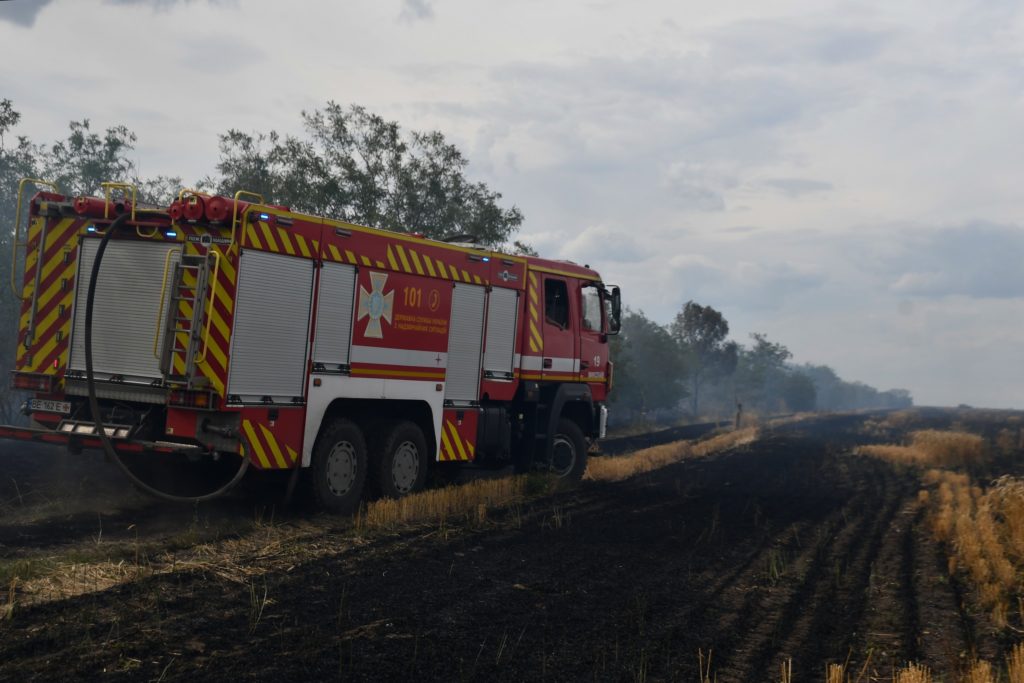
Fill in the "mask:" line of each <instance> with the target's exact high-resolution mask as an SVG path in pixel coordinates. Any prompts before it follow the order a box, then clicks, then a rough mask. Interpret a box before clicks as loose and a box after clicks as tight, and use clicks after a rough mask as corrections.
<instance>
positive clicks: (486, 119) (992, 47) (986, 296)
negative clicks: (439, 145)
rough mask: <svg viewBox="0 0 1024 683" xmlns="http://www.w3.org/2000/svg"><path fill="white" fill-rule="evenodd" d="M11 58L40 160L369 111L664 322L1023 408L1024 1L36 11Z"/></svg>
mask: <svg viewBox="0 0 1024 683" xmlns="http://www.w3.org/2000/svg"><path fill="white" fill-rule="evenodd" d="M0 41H2V42H3V44H4V45H5V47H6V50H7V52H8V54H11V55H22V56H23V57H21V58H20V63H19V64H18V66H19V68H13V65H14V64H15V62H13V61H12V60H7V62H6V64H7V67H6V68H4V69H3V70H0V96H2V97H9V98H11V99H13V100H14V102H15V105H16V107H17V108H18V109H19V110H20V111H21V112H22V113H23V115H24V123H23V125H22V126H21V127H20V130H19V132H21V133H23V134H27V135H29V136H31V137H32V138H34V139H36V140H39V141H43V140H53V139H55V138H57V137H59V136H61V135H63V134H64V132H65V130H66V125H67V121H68V120H69V119H71V118H82V117H88V118H90V119H91V120H92V121H93V123H94V125H96V126H98V127H103V126H106V125H112V124H115V123H123V124H125V125H127V126H129V127H130V128H131V129H133V130H134V131H135V132H136V133H137V134H138V135H139V145H138V148H137V151H136V160H137V162H138V164H139V167H140V169H141V171H142V173H143V175H155V174H158V173H163V174H170V175H181V176H183V177H185V178H186V179H196V178H199V177H201V176H203V175H205V174H207V173H209V172H210V171H211V170H212V168H213V166H214V164H215V163H216V160H217V135H218V134H219V133H221V132H223V131H225V130H226V129H227V128H229V127H236V128H240V129H243V130H268V129H271V128H274V129H277V130H279V131H282V132H298V131H299V127H300V121H299V112H300V111H301V110H302V109H311V108H315V107H318V106H321V105H322V104H323V103H324V102H326V101H327V100H331V99H333V100H335V101H338V102H340V103H343V104H348V103H358V104H362V105H364V106H366V107H368V108H370V109H371V110H373V111H376V112H378V113H380V114H382V115H384V116H386V117H389V118H392V119H395V120H398V121H399V122H400V123H401V124H402V125H403V126H405V127H407V128H413V129H435V128H436V129H439V130H441V131H443V132H444V133H445V135H447V136H448V137H449V138H450V139H451V140H452V141H454V142H455V143H456V144H458V145H459V146H460V148H462V149H463V150H464V151H465V152H466V153H467V155H468V156H469V158H470V160H471V166H470V174H471V175H472V176H474V177H476V178H479V179H481V180H484V181H486V182H487V183H489V184H490V185H491V186H492V187H493V188H494V189H496V190H499V191H501V192H502V193H504V195H505V197H506V199H507V201H508V202H509V203H515V204H516V205H518V206H519V207H520V208H521V209H522V210H523V212H524V213H525V216H526V222H525V224H524V227H523V231H522V235H521V237H522V238H523V239H525V240H526V241H528V242H531V243H533V244H534V245H535V246H536V247H537V248H538V249H539V250H540V251H541V252H542V253H543V254H544V255H546V256H552V257H557V258H568V259H572V260H575V261H580V262H586V263H589V264H590V265H591V266H593V267H595V268H597V269H598V270H600V271H601V272H602V274H603V275H604V277H605V279H606V280H607V281H610V282H617V283H618V284H621V285H622V286H623V288H624V291H625V294H626V299H627V301H628V302H629V303H630V305H632V306H634V307H636V308H642V309H643V310H644V311H645V312H646V313H647V314H648V315H650V316H651V317H653V318H655V319H657V320H659V321H662V322H668V321H669V320H670V318H671V317H672V315H673V314H674V313H675V312H676V311H677V310H678V309H679V308H680V307H681V306H682V304H683V303H684V302H685V301H686V300H687V299H691V298H692V299H695V300H697V301H699V302H701V303H704V304H710V305H712V306H715V307H716V308H719V309H720V310H722V311H723V313H724V314H725V315H726V317H727V318H728V319H729V321H730V323H731V325H732V328H733V331H734V336H735V337H736V338H737V339H739V340H740V341H745V340H746V338H747V335H748V334H749V333H750V332H753V331H759V332H766V333H767V334H768V335H769V337H770V338H771V339H773V340H777V341H780V342H782V343H784V344H786V345H787V346H789V348H790V349H791V350H792V351H793V352H794V354H795V356H796V360H798V361H808V362H814V363H827V364H829V365H831V366H833V367H834V368H836V369H837V370H838V371H839V372H840V374H842V375H843V376H844V377H847V378H849V379H860V380H863V381H865V382H868V383H870V384H872V385H875V386H878V387H880V388H890V387H903V388H907V389H910V390H911V391H912V392H913V393H914V396H915V398H916V400H917V401H918V403H923V404H957V403H961V402H965V403H970V404H974V405H982V406H992V407H1024V400H1022V388H1024V364H1022V363H1021V362H1020V356H1021V350H1022V348H1024V326H1022V325H1021V322H1020V321H1021V320H1022V319H1024V276H1022V275H1021V268H1020V264H1021V262H1022V261H1024V258H1022V257H1024V191H1022V187H1024V170H1022V165H1021V159H1022V158H1024V68H1022V67H1024V12H1022V10H1021V9H1019V3H1011V2H1004V1H1002V0H985V1H961V0H947V1H945V2H943V3H941V4H936V3H934V2H924V1H919V2H915V1H909V2H893V1H892V0H890V1H888V2H873V1H871V0H863V1H861V2H848V3H844V2H821V1H813V2H812V1H810V0H789V1H781V2H771V3H765V2H753V1H749V0H747V1H742V2H740V1H738V0H733V1H728V0H725V1H721V2H716V3H714V4H713V6H711V3H705V2H693V1H689V0H672V1H661V0H637V1H635V2H611V1H600V0H592V1H590V2H570V1H567V0H566V1H558V0H545V1H544V2H541V1H539V0H520V1H519V2H516V3H503V2H492V1H491V0H472V1H470V0H405V1H401V0H373V1H370V0H367V1H360V0H347V1H346V2H336V1H330V0H324V1H309V2H293V3H282V2H270V1H266V0H234V1H231V0H221V1H218V2H211V1H206V0H193V1H191V2H189V1H186V0H179V1H175V0H151V1H144V0H48V1H41V2H40V1H37V2H31V1H29V0H13V1H10V2H2V3H0ZM410 227H413V228H414V227H415V226H410Z"/></svg>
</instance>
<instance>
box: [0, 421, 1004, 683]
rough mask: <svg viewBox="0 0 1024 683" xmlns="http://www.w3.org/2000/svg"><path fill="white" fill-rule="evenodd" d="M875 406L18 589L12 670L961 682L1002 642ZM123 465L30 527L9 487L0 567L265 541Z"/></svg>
mask: <svg viewBox="0 0 1024 683" xmlns="http://www.w3.org/2000/svg"><path fill="white" fill-rule="evenodd" d="M865 419H867V418H866V417H865V416H833V417H829V418H820V419H814V420H807V421H803V422H800V423H795V424H792V425H788V426H786V427H779V428H776V429H774V430H772V431H770V432H767V433H765V434H764V435H763V436H762V438H761V439H759V440H758V441H756V442H755V443H753V444H750V445H748V446H744V447H741V448H739V449H735V450H731V451H727V452H724V453H720V454H718V455H715V456H711V457H708V458H704V459H699V460H688V461H684V462H681V463H679V464H676V465H672V466H669V467H665V468H663V469H660V470H657V471H654V472H651V473H648V474H645V475H642V476H639V477H635V478H633V479H630V480H627V481H623V482H617V483H593V482H589V483H584V484H583V485H581V486H579V487H577V488H575V489H573V490H569V491H563V492H560V493H556V494H554V495H551V496H546V497H543V498H539V499H535V500H532V501H531V502H528V503H524V504H523V505H519V506H514V507H513V508H511V509H508V510H505V511H496V512H495V511H492V512H491V514H490V517H491V519H490V520H489V521H488V522H486V523H483V524H481V523H468V522H467V523H458V524H453V523H448V524H444V525H441V526H437V525H434V526H431V527H429V528H418V529H411V530H407V531H404V532H402V533H397V534H384V533H378V534H375V535H370V536H362V535H359V534H357V533H355V532H354V531H353V530H352V528H351V523H349V522H346V521H344V520H331V519H324V518H313V519H312V520H310V519H309V518H308V517H307V518H303V517H301V516H299V515H297V514H295V513H291V516H285V517H283V518H279V519H278V521H277V522H276V523H277V524H279V525H281V526H282V527H284V528H286V529H287V528H290V526H291V525H294V526H295V527H296V528H297V529H298V528H301V529H303V530H304V531H305V532H306V533H308V531H309V527H310V525H311V524H312V525H314V527H315V528H317V529H319V531H318V532H317V533H318V534H319V535H318V537H317V538H318V539H319V541H318V542H320V541H322V543H323V544H325V547H330V548H331V550H330V551H329V552H321V553H318V554H316V555H315V556H314V557H311V558H308V559H303V558H297V560H296V562H295V563H294V564H288V565H287V566H275V567H274V568H273V569H271V570H268V571H267V572H265V573H263V574H262V575H261V576H259V577H258V578H253V579H251V580H245V581H242V580H238V581H236V580H230V579H229V578H227V577H224V576H221V575H219V574H216V573H211V572H206V571H201V570H198V569H195V568H185V569H181V570H173V571H167V572H164V573H160V574H156V575H150V576H145V577H143V578H141V579H139V580H136V581H130V582H126V583H123V584H121V585H117V586H114V587H111V588H106V589H102V590H96V591H90V592H86V593H83V594H81V595H77V596H75V597H70V598H65V599H58V600H51V601H46V602H41V603H37V604H30V605H24V606H18V605H17V598H16V607H15V609H14V611H13V614H12V616H11V617H10V618H9V619H7V620H6V621H0V679H4V680H53V679H63V680H73V679H90V680H92V679H96V678H99V677H100V676H103V677H104V678H105V679H111V680H117V679H122V680H156V679H162V680H186V679H187V680H191V681H198V680H224V679H227V680H276V681H290V680H295V681H309V680H327V679H332V680H333V679H340V680H374V681H380V680H434V679H445V680H481V681H492V680H507V681H519V680H552V681H557V680H602V681H603V680H689V681H693V680H700V671H699V668H698V667H699V666H700V657H701V656H702V657H703V658H704V660H705V666H707V662H706V660H707V658H709V657H710V660H711V662H710V671H711V674H712V678H714V677H717V680H718V681H721V682H723V683H724V682H726V681H765V680H779V671H780V666H781V664H782V663H783V662H784V661H785V660H787V659H790V658H791V659H792V670H793V674H794V680H798V681H800V680H810V681H814V680H819V681H820V680H824V672H825V668H826V665H827V664H828V663H831V662H838V663H842V662H847V663H848V666H849V669H848V670H850V671H853V672H861V671H863V672H864V675H863V678H862V680H891V676H892V670H893V667H894V666H898V665H901V664H904V663H905V662H906V661H908V660H916V661H919V662H921V663H923V664H926V665H927V666H929V667H931V668H932V669H933V670H935V671H940V672H950V673H955V672H957V671H959V670H961V668H962V667H963V665H964V663H965V662H966V661H967V660H968V659H969V658H970V657H971V656H972V655H973V654H975V653H976V654H979V655H982V656H985V657H989V658H991V659H992V660H994V661H998V660H999V658H1000V657H1001V655H1002V653H1003V652H1004V650H1005V648H1006V646H1007V643H1005V642H1003V641H1002V640H1001V639H1000V638H999V637H998V634H997V633H996V631H995V630H994V629H993V627H992V625H991V624H990V623H989V621H988V618H987V616H986V615H985V614H984V613H983V612H982V611H980V610H976V609H973V608H972V607H971V601H970V600H969V599H967V598H966V597H965V591H966V589H965V588H963V587H962V586H960V585H959V584H958V583H957V581H956V579H955V577H954V578H951V577H950V576H949V575H948V572H947V570H946V560H945V554H944V551H943V549H942V548H940V547H938V546H937V545H936V544H935V543H934V541H933V540H932V538H931V536H930V534H929V533H928V530H927V528H926V527H925V524H924V516H923V512H922V510H921V509H919V507H918V504H917V503H916V496H917V492H918V490H919V488H920V485H919V483H918V478H917V476H916V475H915V474H914V473H913V472H911V471H909V470H900V469H897V468H894V467H892V466H891V465H887V464H885V463H883V462H881V461H877V460H873V459H868V458H863V457H859V456H855V455H853V454H852V453H851V449H852V447H853V446H854V445H856V444H857V443H859V442H861V441H863V439H864V438H865V437H864V436H862V434H861V431H860V428H861V426H862V423H863V422H864V420H865ZM18 448H21V447H20V446H19V447H18ZM33 455H34V456H36V458H37V460H36V461H35V462H36V463H37V464H38V463H40V462H44V461H46V460H47V459H48V458H53V457H56V456H52V455H50V454H49V453H42V452H39V453H34V454H33ZM79 457H80V458H82V457H86V456H79ZM28 460H29V458H27V457H26V456H25V454H24V453H20V452H17V451H16V450H14V449H11V448H8V449H7V450H4V451H0V465H3V467H4V468H5V470H6V471H8V472H15V476H16V479H17V478H19V477H20V480H19V485H20V486H21V487H22V488H23V489H24V488H27V489H28V493H26V492H25V491H22V494H21V495H22V496H25V495H29V496H31V495H33V492H37V491H39V490H40V487H43V488H45V482H46V481H48V480H47V478H46V477H37V478H36V479H33V477H34V476H35V475H33V474H32V472H31V471H29V470H31V467H30V466H28V465H25V464H24V463H25V462H26V461H28ZM82 463H83V461H82V460H79V461H78V463H77V464H76V465H74V467H78V468H80V470H81V472H82V473H88V472H92V473H93V475H91V476H95V474H94V473H95V471H96V470H97V469H103V466H102V465H103V464H102V463H101V462H95V461H93V462H89V463H87V464H86V465H83V464H82ZM19 468H20V469H19ZM107 468H108V469H112V468H109V466H107ZM39 469H40V470H42V469H45V468H42V467H41V466H40V468H39ZM65 475H67V472H65ZM113 476H114V477H115V478H114V479H112V480H111V481H106V480H103V481H97V482H93V483H92V484H91V485H90V486H88V487H80V488H79V499H78V500H77V501H76V502H77V503H78V504H79V511H78V512H63V511H62V512H60V513H59V514H53V515H49V516H47V515H41V516H38V517H37V518H32V517H31V516H30V515H28V514H27V513H26V512H25V511H24V510H21V509H20V508H18V507H17V506H16V505H14V504H13V503H11V502H10V501H11V500H12V495H13V494H12V491H8V490H7V489H5V488H2V487H0V494H2V496H3V498H2V499H3V500H4V501H7V502H8V507H7V509H10V510H12V511H13V512H12V514H13V520H14V521H11V522H10V523H5V522H4V521H3V520H0V559H2V560H6V561H9V560H11V559H12V558H16V557H27V556H32V554H33V553H39V552H44V551H45V552H48V553H60V552H63V549H66V548H73V547H78V545H76V544H81V543H89V542H93V541H95V535H96V533H97V520H98V521H99V523H100V525H101V526H102V529H103V534H105V536H104V538H111V537H114V538H128V537H131V536H132V535H133V534H134V536H135V538H139V537H140V536H141V537H142V538H144V539H146V540H147V542H149V543H155V544H157V545H159V544H160V543H171V542H172V539H174V542H180V532H181V530H182V529H183V528H185V527H187V526H188V525H189V524H190V520H192V521H193V522H194V520H195V519H197V518H201V519H203V520H204V524H202V525H200V526H201V527H202V529H203V533H204V534H206V536H207V537H210V538H214V537H215V538H223V537H225V536H232V535H234V536H236V537H239V538H242V537H245V536H246V535H247V534H258V533H260V525H259V524H254V523H252V518H253V514H252V509H253V508H252V504H251V503H249V502H246V501H245V500H244V499H240V498H235V499H230V500H227V501H224V502H220V503H217V504H214V505H207V506H204V507H203V508H202V509H184V510H183V509H182V508H176V507H173V506H167V505H163V504H158V503H154V502H151V501H148V500H146V499H144V498H142V497H141V496H138V495H136V494H133V493H128V494H124V493H120V494H115V493H112V491H114V490H116V481H117V480H116V475H113ZM65 478H66V477H65ZM72 478H73V477H72ZM101 479H102V477H101ZM22 482H24V483H22ZM41 482H42V483H41ZM8 488H10V487H8ZM50 502H51V503H52V500H50ZM26 507H29V508H30V507H31V503H30V504H29V505H27V506H26ZM95 508H102V512H100V513H99V514H98V515H97V512H96V511H95ZM259 514H263V513H259ZM240 519H241V520H244V521H239V520H240ZM316 525H319V526H316ZM193 526H195V525H194V524H193ZM90 539H93V541H90ZM96 542H98V541H96ZM5 592H6V591H5ZM855 677H856V676H855Z"/></svg>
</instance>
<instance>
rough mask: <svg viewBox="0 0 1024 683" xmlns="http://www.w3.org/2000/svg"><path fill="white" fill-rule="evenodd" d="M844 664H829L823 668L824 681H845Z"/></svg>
mask: <svg viewBox="0 0 1024 683" xmlns="http://www.w3.org/2000/svg"><path fill="white" fill-rule="evenodd" d="M847 681H849V677H848V676H847V675H846V665H845V664H829V665H828V666H827V667H826V668H825V683H847Z"/></svg>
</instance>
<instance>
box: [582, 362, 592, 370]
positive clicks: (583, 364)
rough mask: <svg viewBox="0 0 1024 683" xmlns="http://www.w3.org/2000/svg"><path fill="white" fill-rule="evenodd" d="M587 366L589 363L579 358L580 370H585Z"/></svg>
mask: <svg viewBox="0 0 1024 683" xmlns="http://www.w3.org/2000/svg"><path fill="white" fill-rule="evenodd" d="M589 367H590V363H588V362H587V361H585V360H581V361H580V370H586V369H587V368H589Z"/></svg>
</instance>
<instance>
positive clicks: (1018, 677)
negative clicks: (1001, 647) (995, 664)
mask: <svg viewBox="0 0 1024 683" xmlns="http://www.w3.org/2000/svg"><path fill="white" fill-rule="evenodd" d="M1006 680H1007V681H1008V682H1009V683H1024V643H1017V644H1016V645H1014V646H1013V649H1012V650H1010V654H1008V655H1007V656H1006Z"/></svg>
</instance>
